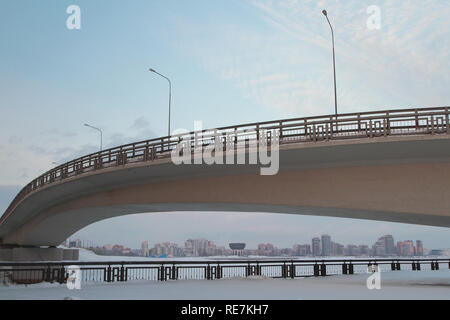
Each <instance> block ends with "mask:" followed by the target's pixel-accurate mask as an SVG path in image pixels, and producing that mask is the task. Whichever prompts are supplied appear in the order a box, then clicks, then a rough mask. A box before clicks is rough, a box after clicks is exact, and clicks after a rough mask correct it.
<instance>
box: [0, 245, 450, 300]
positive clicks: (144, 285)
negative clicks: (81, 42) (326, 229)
mask: <svg viewBox="0 0 450 320" xmlns="http://www.w3.org/2000/svg"><path fill="white" fill-rule="evenodd" d="M80 260H83V261H92V260H94V261H99V260H111V257H99V256H96V255H94V254H93V253H90V252H87V251H82V252H81V254H80ZM112 260H114V259H112ZM133 260H139V259H136V258H133ZM164 260H166V261H167V259H164ZM178 260H179V259H178ZM195 260H199V259H198V258H196V259H195ZM368 276H369V274H355V275H336V276H327V277H317V278H314V277H310V278H298V279H271V278H264V277H250V278H229V279H220V280H213V281H208V280H178V281H166V282H156V281H140V282H127V283H103V282H100V283H82V286H81V289H80V290H69V289H68V288H67V287H66V286H65V285H60V284H48V283H47V284H45V283H44V284H35V285H28V286H25V285H9V286H7V285H2V284H0V299H168V300H170V299H179V300H184V299H206V300H207V299H225V300H229V299H232V300H235V299H237V300H239V299H257V300H260V299H262V300H264V299H268V300H272V299H283V300H284V299H289V300H292V299H293V300H297V299H450V270H449V269H448V268H441V270H439V271H407V270H404V271H396V272H382V273H381V289H379V290H377V289H373V290H369V289H368V288H367V286H366V280H367V278H368Z"/></svg>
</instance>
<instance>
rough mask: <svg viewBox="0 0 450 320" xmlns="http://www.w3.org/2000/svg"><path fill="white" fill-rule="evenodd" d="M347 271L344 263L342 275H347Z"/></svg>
mask: <svg viewBox="0 0 450 320" xmlns="http://www.w3.org/2000/svg"><path fill="white" fill-rule="evenodd" d="M347 270H348V268H347V264H346V263H345V261H344V263H343V264H342V274H347Z"/></svg>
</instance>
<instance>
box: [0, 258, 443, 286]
mask: <svg viewBox="0 0 450 320" xmlns="http://www.w3.org/2000/svg"><path fill="white" fill-rule="evenodd" d="M374 266H377V268H378V270H379V271H380V272H391V271H392V272H395V271H399V270H411V271H421V270H431V271H435V270H440V269H442V268H449V269H450V259H444V258H405V259H404V258H395V259H393V258H391V259H370V258H368V259H326V260H315V259H311V260H301V259H290V260H269V259H267V260H265V259H261V260H211V261H208V260H203V261H186V260H184V261H110V262H47V263H45V262H40V263H9V262H7V263H0V280H2V281H3V282H12V283H24V284H29V283H38V282H59V283H65V282H66V281H67V279H68V277H69V276H70V275H69V273H70V272H69V269H70V268H72V269H73V267H76V268H78V269H79V270H80V277H81V278H80V280H81V281H82V282H85V283H89V282H127V281H169V280H215V279H226V278H246V277H251V276H260V277H267V278H285V279H289V278H290V279H295V278H301V277H324V276H328V275H340V274H343V275H351V274H358V273H368V272H370V271H371V270H374V269H375V268H374ZM69 267H70V268H69Z"/></svg>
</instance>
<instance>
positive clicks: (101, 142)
mask: <svg viewBox="0 0 450 320" xmlns="http://www.w3.org/2000/svg"><path fill="white" fill-rule="evenodd" d="M84 126H85V127H89V128H91V129H95V130H97V131H98V132H100V151H102V149H103V132H102V130H101V129H99V128H96V127H93V126H91V125H89V124H87V123H85V124H84Z"/></svg>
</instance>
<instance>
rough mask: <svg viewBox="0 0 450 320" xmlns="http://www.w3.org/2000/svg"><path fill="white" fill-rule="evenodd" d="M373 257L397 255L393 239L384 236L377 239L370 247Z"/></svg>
mask: <svg viewBox="0 0 450 320" xmlns="http://www.w3.org/2000/svg"><path fill="white" fill-rule="evenodd" d="M372 253H373V255H374V256H385V255H394V254H396V253H397V250H396V249H395V245H394V237H393V236H391V235H389V234H388V235H385V236H382V237H380V238H378V240H377V242H375V244H374V245H373V246H372Z"/></svg>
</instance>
